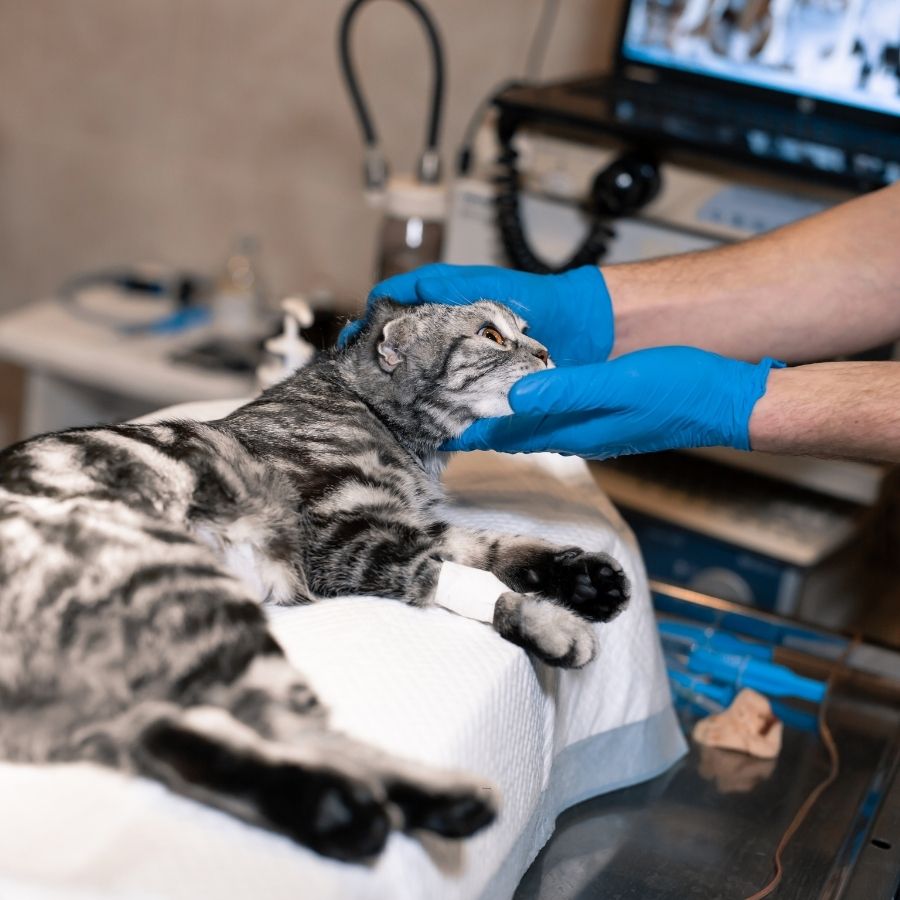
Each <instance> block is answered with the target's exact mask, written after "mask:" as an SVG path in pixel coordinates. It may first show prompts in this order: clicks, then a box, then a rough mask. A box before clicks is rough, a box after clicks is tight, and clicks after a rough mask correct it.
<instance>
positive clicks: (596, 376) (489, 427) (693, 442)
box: [441, 347, 783, 459]
mask: <svg viewBox="0 0 900 900" xmlns="http://www.w3.org/2000/svg"><path fill="white" fill-rule="evenodd" d="M782 365H783V363H778V362H775V361H774V360H772V359H768V358H767V359H764V360H763V361H762V362H760V363H759V364H757V365H753V364H751V363H746V362H740V361H738V360H735V359H727V358H726V357H724V356H718V355H717V354H715V353H709V352H707V351H706V350H697V349H695V348H694V347H656V348H653V349H649V350H637V351H636V352H634V353H629V354H627V355H625V356H620V357H619V358H618V359H614V360H612V361H610V362H605V363H597V364H595V365H592V366H574V367H570V368H568V369H548V370H547V371H546V372H536V373H535V374H533V375H526V376H525V377H524V378H522V379H521V380H520V381H518V382H516V384H514V385H513V387H512V389H511V390H510V392H509V403H510V406H512V409H513V413H514V415H512V416H506V417H503V418H500V419H482V420H480V421H478V422H475V424H474V425H472V426H470V427H469V428H467V429H466V431H464V432H463V434H461V435H460V436H459V437H458V438H456V439H455V440H453V441H450V442H448V443H447V444H445V445H444V446H443V447H442V448H441V449H442V450H502V451H505V452H508V453H536V452H540V451H543V450H554V451H556V452H558V453H566V454H573V455H577V456H583V457H585V458H588V459H607V458H609V457H612V456H621V455H623V454H626V453H649V452H653V451H656V450H674V449H678V448H686V447H716V446H725V447H735V448H737V449H739V450H749V449H750V436H749V433H748V426H749V423H750V414H751V413H752V412H753V407H754V406H755V405H756V401H757V400H759V398H760V397H761V396H762V395H763V394H764V393H765V391H766V380H767V378H768V376H769V370H770V369H771V368H772V367H773V366H777V367H781V366H782Z"/></svg>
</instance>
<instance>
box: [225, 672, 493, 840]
mask: <svg viewBox="0 0 900 900" xmlns="http://www.w3.org/2000/svg"><path fill="white" fill-rule="evenodd" d="M210 697H211V699H212V700H214V702H215V703H216V705H220V706H224V707H226V708H227V709H228V711H229V713H230V714H231V715H233V716H234V717H235V718H236V719H239V720H240V721H241V722H242V723H243V724H245V725H247V726H249V727H250V728H252V729H253V730H254V731H255V732H256V733H257V734H259V735H261V736H263V737H264V738H266V739H267V740H270V741H273V742H277V743H279V744H281V745H285V746H291V747H297V748H305V749H306V750H307V751H309V750H310V749H312V748H315V752H316V753H317V754H319V755H321V757H322V758H323V759H327V760H330V761H331V762H332V764H334V765H337V764H338V763H339V761H341V760H343V761H344V762H345V764H346V767H347V770H348V772H349V773H350V774H351V775H352V776H353V777H357V778H362V779H363V780H366V781H367V782H373V783H375V784H377V785H378V789H377V792H376V793H377V794H378V795H379V796H382V797H384V798H385V800H386V802H387V803H388V806H389V808H390V811H391V820H392V822H393V824H394V826H395V827H397V828H401V829H404V830H412V829H426V830H429V831H434V832H436V833H438V834H441V835H444V836H446V837H465V836H468V835H470V834H473V833H474V832H475V831H477V830H478V829H480V828H481V827H483V826H484V825H486V824H488V823H489V822H490V821H492V820H493V818H494V815H495V813H496V804H497V800H498V796H497V792H496V790H495V789H494V788H493V787H492V786H490V785H488V784H486V783H485V782H483V781H481V780H478V779H475V778H472V777H470V776H468V775H464V774H461V773H454V772H445V771H441V770H438V769H434V768H432V767H430V766H425V765H421V764H418V763H414V762H411V761H409V760H405V759H401V758H399V757H395V756H393V755H391V754H388V753H385V752H383V751H380V750H378V749H377V748H375V747H372V746H371V745H369V744H365V743H363V742H361V741H357V740H354V739H353V738H350V737H349V736H347V735H345V734H343V733H341V732H338V731H335V730H333V729H331V728H330V727H329V726H328V722H327V715H326V711H325V710H324V708H323V707H322V706H321V705H320V704H319V702H318V700H317V699H316V697H315V695H314V694H313V692H312V691H311V689H310V687H309V686H308V684H307V683H306V681H305V679H304V678H303V676H302V675H301V674H300V673H299V672H298V671H297V670H296V669H294V668H293V667H292V666H291V665H290V663H288V661H287V660H286V659H285V658H283V657H280V656H274V655H267V656H264V657H258V658H257V659H255V660H254V661H253V663H252V664H251V665H250V666H249V668H248V669H247V671H246V672H245V673H244V674H243V675H242V676H241V677H240V678H239V679H238V680H237V681H236V682H235V683H234V684H233V685H229V686H227V687H221V688H218V689H216V691H215V692H213V693H211V695H210Z"/></svg>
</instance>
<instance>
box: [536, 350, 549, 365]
mask: <svg viewBox="0 0 900 900" xmlns="http://www.w3.org/2000/svg"><path fill="white" fill-rule="evenodd" d="M531 352H532V353H533V354H534V355H535V356H536V357H537V358H538V359H539V360H540V361H541V362H542V363H543V364H544V365H545V366H546V365H547V360H548V359H549V358H550V357H549V356H548V355H547V351H546V350H545V349H544V348H543V347H539V348H538V349H537V350H532V351H531Z"/></svg>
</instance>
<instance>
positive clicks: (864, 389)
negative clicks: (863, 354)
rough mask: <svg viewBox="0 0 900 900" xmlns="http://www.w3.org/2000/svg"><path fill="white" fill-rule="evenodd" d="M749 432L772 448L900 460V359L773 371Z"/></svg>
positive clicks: (759, 444)
mask: <svg viewBox="0 0 900 900" xmlns="http://www.w3.org/2000/svg"><path fill="white" fill-rule="evenodd" d="M749 434H750V444H751V446H752V447H753V449H754V450H764V451H766V452H769V453H787V454H796V455H811V456H824V457H836V458H844V459H857V460H869V461H874V462H900V362H835V363H818V364H815V365H807V366H797V367H795V368H791V369H781V370H778V371H772V372H771V373H770V375H769V379H768V384H767V388H766V393H765V395H764V396H763V397H762V398H761V399H760V400H759V402H758V403H757V404H756V406H755V407H754V409H753V414H752V415H751V417H750V423H749Z"/></svg>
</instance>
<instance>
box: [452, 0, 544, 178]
mask: <svg viewBox="0 0 900 900" xmlns="http://www.w3.org/2000/svg"><path fill="white" fill-rule="evenodd" d="M558 11H559V0H544V3H543V5H542V7H541V14H540V17H539V18H538V23H537V27H536V28H535V30H534V34H532V36H531V43H530V44H529V47H528V55H527V57H526V61H525V75H524V76H523V77H522V78H507V79H505V80H504V81H501V82H500V83H499V84H496V85H494V87H492V88H491V90H490V91H488V93H487V94H485V96H484V97H482V99H481V101H480V102H479V103H478V105H477V106H476V107H475V109H474V110H473V111H472V115H471V116H469V121H468V123H467V124H466V128H465V131H464V132H463V139H462V142H461V143H460V145H459V149H458V150H457V152H456V174H457V175H468V174H469V170H470V169H471V168H472V161H473V147H474V144H475V135H476V134H477V132H478V128H479V127H480V125H481V123H482V122H483V121H484V117H485V116H486V115H487V111H488V110H489V109H490V108H491V106H493V104H494V101H495V100H496V99H497V98H498V97H499V96H500V95H501V94H502V93H504V92H505V91H508V90H510V89H512V88H516V87H525V86H526V85H529V84H533V83H534V82H535V81H537V80H538V78H540V76H541V70H542V69H543V67H544V62H545V60H546V57H547V49H548V47H549V46H550V37H551V35H552V33H553V26H554V25H555V24H556V14H557V12H558Z"/></svg>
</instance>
